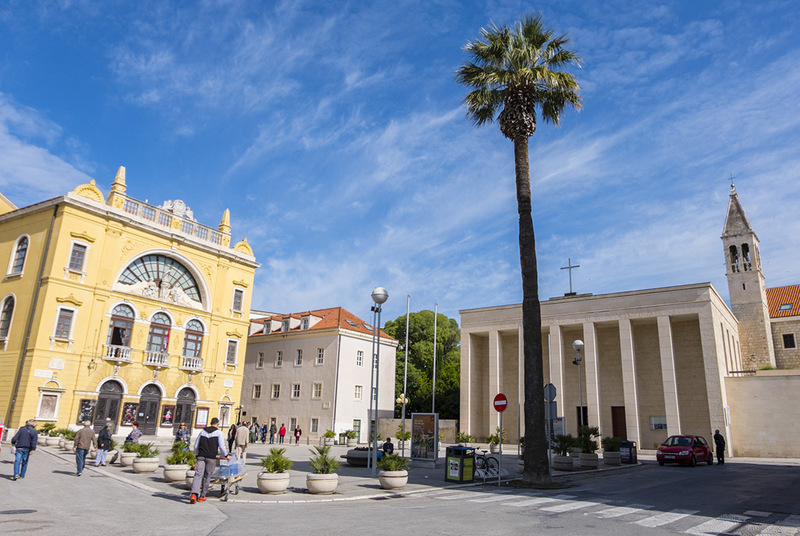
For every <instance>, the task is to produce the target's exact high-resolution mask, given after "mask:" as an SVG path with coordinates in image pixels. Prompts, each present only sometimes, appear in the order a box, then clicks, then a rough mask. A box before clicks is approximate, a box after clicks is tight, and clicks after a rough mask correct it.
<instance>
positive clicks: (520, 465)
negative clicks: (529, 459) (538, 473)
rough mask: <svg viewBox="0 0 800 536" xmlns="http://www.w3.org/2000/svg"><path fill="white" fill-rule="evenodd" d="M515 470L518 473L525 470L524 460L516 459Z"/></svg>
mask: <svg viewBox="0 0 800 536" xmlns="http://www.w3.org/2000/svg"><path fill="white" fill-rule="evenodd" d="M517 472H518V473H519V474H522V473H524V472H525V460H517Z"/></svg>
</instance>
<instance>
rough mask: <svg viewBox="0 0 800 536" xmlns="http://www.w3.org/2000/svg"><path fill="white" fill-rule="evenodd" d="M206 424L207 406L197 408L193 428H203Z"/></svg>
mask: <svg viewBox="0 0 800 536" xmlns="http://www.w3.org/2000/svg"><path fill="white" fill-rule="evenodd" d="M206 426H208V408H197V418H196V419H195V423H194V427H195V428H205V427H206Z"/></svg>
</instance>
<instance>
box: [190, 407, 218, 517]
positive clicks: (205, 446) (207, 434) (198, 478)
mask: <svg viewBox="0 0 800 536" xmlns="http://www.w3.org/2000/svg"><path fill="white" fill-rule="evenodd" d="M217 424H219V419H217V418H216V417H214V418H213V419H211V426H206V427H205V428H203V430H202V431H201V432H200V434H199V435H198V436H197V439H195V441H194V454H195V456H196V457H197V465H196V466H195V468H194V480H192V494H191V495H190V496H189V502H190V503H192V504H194V503H196V502H197V501H200V502H202V501H205V500H206V493H208V482H209V480H211V473H213V472H214V467H216V465H217V453H219V454H220V457H222V458H226V457H227V456H228V450H227V449H226V448H225V436H224V434H223V433H222V432H221V431H220V430H219V429H218V428H217V426H216V425H217Z"/></svg>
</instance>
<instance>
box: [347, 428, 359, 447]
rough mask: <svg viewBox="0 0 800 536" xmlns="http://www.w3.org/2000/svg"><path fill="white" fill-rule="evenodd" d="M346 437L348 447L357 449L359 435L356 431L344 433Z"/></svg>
mask: <svg viewBox="0 0 800 536" xmlns="http://www.w3.org/2000/svg"><path fill="white" fill-rule="evenodd" d="M344 437H345V438H346V439H347V446H348V447H355V446H356V445H358V434H357V433H356V431H355V430H346V431H345V433H344Z"/></svg>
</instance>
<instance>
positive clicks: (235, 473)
mask: <svg viewBox="0 0 800 536" xmlns="http://www.w3.org/2000/svg"><path fill="white" fill-rule="evenodd" d="M246 476H247V469H245V466H244V460H237V459H236V455H235V454H233V455H231V458H230V459H229V460H225V459H222V460H219V464H218V465H217V466H216V467H215V468H214V472H213V473H211V479H210V480H209V484H220V485H221V486H222V488H221V489H220V500H222V501H227V500H228V495H229V494H233V495H238V494H239V483H240V482H241V480H242V479H243V478H244V477H246Z"/></svg>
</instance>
